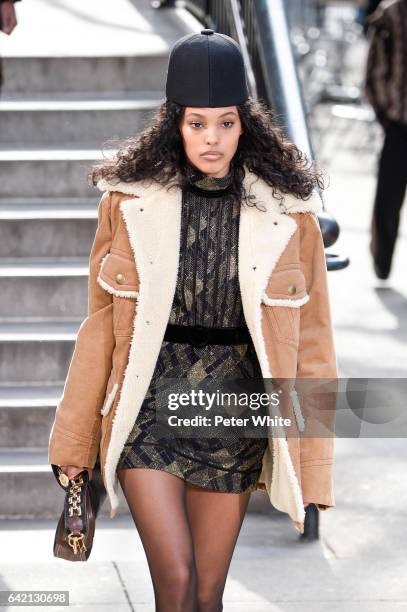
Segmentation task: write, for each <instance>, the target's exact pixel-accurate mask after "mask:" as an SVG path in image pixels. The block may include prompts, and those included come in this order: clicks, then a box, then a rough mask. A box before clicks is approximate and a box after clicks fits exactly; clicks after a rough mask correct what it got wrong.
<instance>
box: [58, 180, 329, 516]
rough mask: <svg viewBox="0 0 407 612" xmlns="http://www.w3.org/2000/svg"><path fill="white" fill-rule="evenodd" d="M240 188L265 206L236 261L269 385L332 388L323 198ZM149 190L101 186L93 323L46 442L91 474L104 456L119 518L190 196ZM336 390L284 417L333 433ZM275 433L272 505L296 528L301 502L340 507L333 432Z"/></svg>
mask: <svg viewBox="0 0 407 612" xmlns="http://www.w3.org/2000/svg"><path fill="white" fill-rule="evenodd" d="M244 182H245V187H246V189H247V192H248V193H249V194H251V195H254V196H255V197H256V201H257V202H259V203H260V204H261V205H262V206H263V207H264V208H265V212H263V211H260V210H258V208H256V207H248V206H242V208H241V218H240V229H239V256H238V257H239V261H238V269H239V284H240V291H241V297H242V302H243V311H244V315H245V319H246V323H247V326H248V329H249V332H250V334H251V337H252V339H253V344H254V347H255V350H256V354H257V356H258V359H259V363H260V367H261V370H262V375H263V378H264V379H272V378H273V379H275V380H277V379H286V378H287V379H295V378H296V377H297V378H310V379H314V378H315V379H329V380H333V381H334V382H335V381H336V379H337V377H338V371H337V362H336V355H335V348H334V340H333V329H332V323H331V311H330V302H329V294H328V282H327V280H328V279H327V270H326V262H325V253H324V246H323V240H322V235H321V231H320V227H319V223H318V219H317V216H316V213H318V212H319V211H321V210H322V203H321V199H320V197H319V195H317V194H313V195H312V197H311V198H310V199H309V200H307V201H303V200H301V199H297V198H296V197H295V196H293V195H285V200H284V205H283V206H281V205H280V202H279V200H278V199H277V198H275V197H274V196H273V193H272V188H271V187H269V186H268V185H267V184H266V183H265V182H264V181H263V180H262V179H261V178H260V177H258V176H257V175H255V174H254V173H252V172H250V171H249V170H248V169H247V168H245V178H244ZM150 183H151V182H148V181H139V182H134V183H125V182H121V183H119V184H116V185H111V184H109V183H107V182H106V181H105V180H101V181H99V183H98V187H99V188H100V190H101V191H103V192H104V193H103V195H102V197H101V200H100V204H99V208H98V226H97V231H96V235H95V238H94V242H93V246H92V250H91V254H90V260H89V287H88V288H89V292H88V316H87V317H86V319H85V320H84V321H83V322H82V324H81V326H80V328H79V332H78V335H77V340H76V344H75V350H74V353H73V356H72V360H71V363H70V367H69V371H68V374H67V378H66V381H65V386H64V392H63V395H62V397H61V399H60V402H59V404H58V407H57V410H56V413H55V419H54V423H53V426H52V430H51V434H50V439H49V454H48V461H49V463H50V464H51V463H53V464H57V465H68V464H70V465H76V466H78V467H89V468H93V467H94V465H95V462H96V459H97V455H98V453H100V462H101V469H102V476H103V480H104V483H105V487H106V490H107V493H108V498H109V501H110V505H111V513H110V516H111V518H113V517H114V516H115V515H116V513H117V507H118V496H117V493H118V478H117V473H116V466H117V462H118V459H119V457H120V454H121V451H122V449H123V446H124V443H125V441H126V439H127V437H128V435H129V433H130V431H131V429H132V426H133V424H134V421H135V419H136V417H137V414H138V412H139V409H140V406H141V404H142V402H143V399H144V397H145V394H146V392H147V389H148V386H149V383H150V381H151V378H152V375H153V372H154V368H155V365H156V360H157V357H158V354H159V351H160V347H161V342H162V340H163V337H164V333H165V328H166V325H167V322H168V319H169V315H170V310H171V306H172V301H173V297H174V292H175V286H176V279H177V270H178V261H179V247H180V222H181V203H182V192H181V190H180V189H179V188H178V187H176V186H172V188H171V189H170V190H167V187H168V186H166V187H162V186H160V185H158V184H157V183H152V184H150ZM283 382H284V381H282V383H283ZM265 383H266V385H267V384H268V383H267V380H265ZM266 388H267V387H266ZM331 395H332V397H333V396H334V394H331ZM331 395H329V394H326V395H324V396H323V397H324V402H323V405H322V410H321V406H320V404H321V402H319V405H318V401H315V398H316V397H317V395H316V394H314V395H311V396H309V397H311V400H309V399H308V398H307V396H306V397H305V399H301V401H298V396H295V394H294V395H293V396H291V397H292V401H290V402H289V403H288V404H287V402H286V403H285V405H283V406H282V407H280V412H279V413H278V412H277V414H283V413H284V416H291V417H293V418H292V421H293V423H294V425H293V427H294V428H298V431H304V425H308V421H309V422H310V423H314V424H315V423H317V422H318V423H322V424H323V428H325V427H326V429H327V430H331V431H332V424H333V418H334V417H333V414H334V410H332V405H333V403H334V402H332V401H331V399H330V398H331ZM318 397H320V396H318ZM317 405H318V415H315V410H316V406H317ZM321 415H322V416H321ZM269 429H270V431H269V438H268V447H267V449H266V451H265V453H264V456H263V468H262V472H261V475H260V479H259V484H258V488H262V489H265V490H266V491H267V493H268V495H269V498H270V501H271V503H272V504H273V506H274V507H275V508H277V509H279V510H281V511H283V512H286V513H288V515H289V516H290V517H291V519H292V520H293V521H294V522H295V523H303V521H304V516H305V511H304V506H303V503H304V502H313V503H315V504H316V505H317V507H318V509H319V510H323V509H326V508H329V507H332V506H335V501H334V493H333V448H334V445H333V435H318V436H317V435H308V436H300V435H295V436H293V435H288V434H287V431H284V430H283V431H282V430H281V429H279V428H275V427H270V428H269ZM324 431H325V429H324Z"/></svg>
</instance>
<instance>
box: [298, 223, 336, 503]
mask: <svg viewBox="0 0 407 612" xmlns="http://www.w3.org/2000/svg"><path fill="white" fill-rule="evenodd" d="M301 268H302V271H303V273H304V276H305V281H306V287H307V293H308V295H309V300H308V302H307V303H306V304H304V305H303V306H302V307H301V309H300V310H301V314H300V317H301V318H300V339H299V350H298V362H297V386H299V388H300V393H298V397H299V399H300V405H301V410H302V413H303V416H304V421H305V428H304V431H303V432H301V435H300V462H301V487H302V493H303V499H304V502H309V503H315V504H316V505H317V507H318V509H319V510H325V509H326V507H330V506H335V501H334V493H333V463H334V460H333V452H334V425H335V408H336V398H337V383H338V380H337V379H338V367H337V361H336V352H335V346H334V338H333V326H332V320H331V307H330V298H329V289H328V272H327V267H326V259H325V250H324V243H323V237H322V232H321V229H320V226H319V222H318V218H317V216H316V214H314V213H307V214H305V215H304V218H303V220H302V222H301ZM302 378H303V379H306V380H304V381H302V382H301V380H298V379H302Z"/></svg>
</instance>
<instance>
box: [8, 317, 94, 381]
mask: <svg viewBox="0 0 407 612" xmlns="http://www.w3.org/2000/svg"><path fill="white" fill-rule="evenodd" d="M82 320H83V319H79V318H78V319H73V318H72V319H67V320H52V319H48V320H44V319H42V320H41V319H37V320H33V319H31V320H27V319H21V320H18V319H11V318H9V319H5V318H2V319H1V320H0V321H1V322H0V380H1V381H7V382H8V384H18V385H20V384H23V383H26V384H27V383H28V384H40V383H47V384H49V383H52V384H59V383H60V381H61V380H65V379H66V375H67V373H68V368H69V364H70V361H71V358H72V354H73V351H74V348H75V340H76V337H77V332H78V330H79V326H80V324H81V322H82Z"/></svg>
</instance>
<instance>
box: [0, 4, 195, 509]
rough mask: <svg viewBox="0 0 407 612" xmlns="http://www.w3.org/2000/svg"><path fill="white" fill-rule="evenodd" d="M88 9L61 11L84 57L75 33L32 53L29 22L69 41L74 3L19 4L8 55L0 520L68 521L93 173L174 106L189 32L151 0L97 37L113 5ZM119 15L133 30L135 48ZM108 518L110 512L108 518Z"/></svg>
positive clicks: (0, 197)
mask: <svg viewBox="0 0 407 612" xmlns="http://www.w3.org/2000/svg"><path fill="white" fill-rule="evenodd" d="M21 4H23V3H21ZM85 4H88V3H85ZM90 4H91V5H92V10H93V12H92V18H93V22H92V23H90V22H88V23H87V24H86V23H85V24H84V23H83V21H84V16H85V17H89V14H85V13H83V11H84V10H89V6H87V7H84V6H83V3H78V2H75V0H73V1H71V2H70V3H68V4H66V5H65V8H66V7H68V5H69V10H71V9H72V8H74V9H76V13H75V12H72V13H70V15H69V17H68V22H69V20H70V23H71V28H72V31H74V32H75V51H74V55H72V41H71V40H70V39H69V36H68V35H66V34H65V36H66V40H65V42H64V41H61V40H58V41H56V39H55V37H54V36H51V35H50V37H49V38H50V40H49V41H48V42H47V41H44V40H42V41H40V42H39V43H38V40H37V38H36V39H35V40H36V43H35V45H34V44H33V43H34V33H33V28H32V23H33V21H32V20H31V17H32V18H33V19H34V18H35V23H47V24H48V28H49V29H48V31H49V32H54V33H55V31H59V32H61V33H62V34H61V36H62V37H63V36H64V34H63V32H66V31H67V21H66V20H67V15H66V12H65V10H64V8H63V6H64V3H58V5H59V10H57V9H56V8H55V7H52V6H51V4H49V3H47V2H44V1H40V0H32V2H30V3H26V5H25V6H24V7H22V6H20V7H18V6H17V5H16V8H18V19H19V25H18V27H17V29H16V30H15V33H13V35H12V36H11V37H10V38H9V40H7V41H5V44H4V46H2V53H3V54H5V57H4V59H3V65H4V76H5V85H4V88H3V91H2V97H1V99H0V176H1V177H2V178H1V190H0V294H1V295H2V296H3V299H2V301H1V302H0V516H1V517H13V518H17V517H25V518H28V517H56V516H57V515H58V514H59V513H60V512H61V504H62V499H63V491H62V489H60V488H59V487H58V486H57V484H56V482H55V479H54V476H53V475H52V472H51V468H50V466H49V464H48V463H47V446H48V438H49V432H50V427H51V423H52V420H53V415H54V411H55V408H56V405H57V403H58V401H59V398H60V396H61V394H62V390H63V384H64V380H65V378H66V374H67V370H68V366H69V362H70V359H71V356H72V352H73V348H74V343H75V338H76V334H77V330H78V328H79V325H80V323H81V321H82V320H83V319H84V317H85V316H86V307H87V275H88V258H89V252H90V248H91V245H92V240H93V237H94V233H95V229H96V215H97V204H98V202H99V199H100V196H101V193H100V192H99V191H97V190H96V189H95V188H92V187H89V186H88V184H87V180H86V174H87V170H88V168H89V166H90V165H91V163H92V161H93V160H96V159H100V158H101V157H102V153H101V149H102V147H104V143H105V142H106V141H107V140H108V139H111V138H122V137H127V136H129V135H131V134H136V133H137V132H138V131H139V130H141V129H142V127H143V126H144V125H145V124H146V123H147V122H148V121H149V119H150V117H151V115H152V113H153V112H154V110H155V109H156V108H157V106H158V104H159V102H160V100H161V99H163V98H164V91H163V84H164V82H165V73H166V67H167V61H168V49H169V48H170V47H171V46H172V44H173V43H174V42H175V40H176V39H177V38H179V37H180V36H183V35H184V34H186V33H188V32H190V31H193V29H192V23H191V22H188V24H187V22H185V21H184V19H183V14H184V16H185V11H181V12H180V11H177V12H174V11H170V12H169V11H160V12H158V11H153V10H152V9H151V8H150V7H149V3H148V2H147V1H144V0H142V1H141V2H140V1H138V2H137V3H134V4H133V3H132V2H130V1H128V0H120V1H119V2H118V3H117V5H115V20H116V23H115V25H112V26H111V27H108V26H106V23H104V25H103V28H102V26H101V25H100V33H99V35H98V26H97V25H95V23H96V24H97V22H98V19H97V18H99V22H100V23H101V22H102V20H104V22H106V21H108V20H107V19H106V17H107V16H109V15H111V3H110V2H107V1H105V0H98V2H97V3H95V2H92V1H91V2H90ZM136 5H137V6H136ZM120 11H122V14H120ZM119 18H120V19H122V21H123V22H126V26H127V27H128V28H130V29H132V30H133V32H134V35H133V36H132V37H131V38H129V40H128V41H127V43H126V45H127V46H126V48H123V44H124V43H123V38H122V32H121V30H120V29H119V30H118V28H117V19H119ZM50 21H51V23H50ZM85 21H86V20H85ZM62 22H63V26H62ZM61 26H62V27H61ZM81 28H82V30H83V35H82V36H81V31H82V30H81ZM68 30H69V28H68ZM36 31H37V32H38V30H36ZM37 36H38V34H37ZM85 36H87V37H88V38H87V41H88V42H86V40H85ZM45 37H46V36H45ZM4 38H5V37H4V36H3V39H4ZM92 41H93V43H92ZM2 45H3V40H2ZM109 46H110V49H109ZM118 47H120V50H119V52H117V48H118ZM33 49H35V50H36V51H35V52H36V53H37V56H36V57H34V56H33ZM81 51H82V54H81ZM89 52H92V56H91V57H89ZM126 509H127V506H126V505H125V501H124V499H123V498H122V511H125V510H126ZM108 511H109V509H108V504H107V503H106V504H105V506H104V512H103V514H108Z"/></svg>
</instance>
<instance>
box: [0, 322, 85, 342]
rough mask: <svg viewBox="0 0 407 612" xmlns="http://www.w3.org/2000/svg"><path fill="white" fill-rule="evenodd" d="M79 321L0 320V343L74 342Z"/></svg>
mask: <svg viewBox="0 0 407 612" xmlns="http://www.w3.org/2000/svg"><path fill="white" fill-rule="evenodd" d="M80 324H81V321H80V320H79V319H76V318H75V319H71V320H63V321H61V320H59V321H58V320H53V319H45V320H44V319H36V320H31V321H30V320H28V319H11V318H8V319H0V342H60V341H63V342H67V341H68V342H74V341H75V339H76V335H77V332H78V329H79V326H80Z"/></svg>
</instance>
